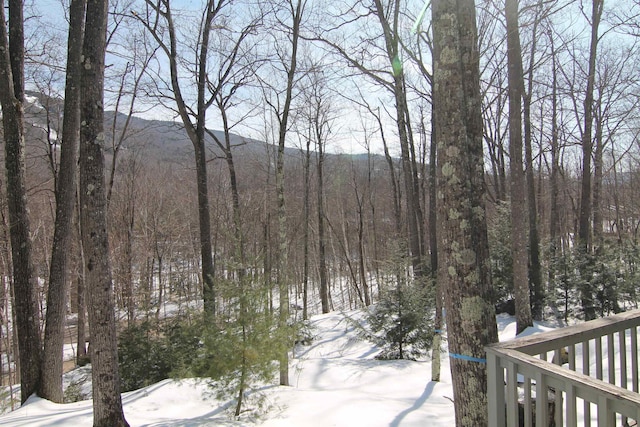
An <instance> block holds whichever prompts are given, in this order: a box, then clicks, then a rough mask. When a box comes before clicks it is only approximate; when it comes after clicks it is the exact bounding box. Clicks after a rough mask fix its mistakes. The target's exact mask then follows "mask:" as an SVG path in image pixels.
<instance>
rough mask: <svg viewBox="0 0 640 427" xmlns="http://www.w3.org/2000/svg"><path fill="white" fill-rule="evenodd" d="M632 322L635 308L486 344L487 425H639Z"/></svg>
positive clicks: (639, 317)
mask: <svg viewBox="0 0 640 427" xmlns="http://www.w3.org/2000/svg"><path fill="white" fill-rule="evenodd" d="M638 326H640V310H634V311H629V312H626V313H622V314H617V315H615V316H610V317H606V318H602V319H597V320H593V321H590V322H585V323H583V324H579V325H575V326H570V327H566V328H562V329H556V330H554V331H550V332H545V333H541V334H537V335H532V336H529V337H525V338H517V339H514V340H512V341H508V342H504V343H498V344H493V345H490V346H488V347H487V348H486V351H487V373H488V390H487V392H488V401H489V408H488V409H489V426H491V427H503V426H505V427H506V426H508V427H515V426H525V427H532V426H537V427H540V426H554V427H563V426H568V427H573V426H578V425H582V426H598V427H618V426H637V425H638V420H640V395H639V394H638V385H639V384H638ZM536 420H544V421H543V422H536Z"/></svg>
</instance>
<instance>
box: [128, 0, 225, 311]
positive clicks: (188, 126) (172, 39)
mask: <svg viewBox="0 0 640 427" xmlns="http://www.w3.org/2000/svg"><path fill="white" fill-rule="evenodd" d="M228 3H229V1H228V0H218V1H215V0H208V1H207V2H206V4H205V9H204V11H203V14H202V17H203V18H202V22H201V25H200V28H199V30H198V34H199V37H198V47H197V51H198V55H197V61H196V63H195V64H194V69H192V70H190V72H192V73H193V74H194V77H195V82H196V90H195V93H196V98H197V100H196V106H195V109H194V108H192V107H190V106H189V104H188V103H187V102H188V100H187V98H186V96H185V95H184V94H185V93H187V92H188V91H187V90H184V89H183V87H182V84H181V80H180V75H179V68H180V66H181V64H182V63H183V58H181V56H180V52H179V50H178V39H179V34H178V32H177V29H176V24H175V22H174V17H173V13H172V9H171V2H170V1H169V0H161V1H159V2H155V1H152V0H147V1H146V5H147V9H146V14H145V15H144V16H143V15H141V14H139V13H137V12H136V13H134V16H135V17H136V18H137V19H138V20H139V21H140V23H141V24H142V25H143V26H144V27H145V28H146V29H147V30H148V31H149V33H150V34H151V35H152V37H153V38H154V39H155V40H156V42H157V43H158V45H159V46H160V50H161V51H162V52H164V54H165V56H166V58H167V60H168V61H169V71H170V82H169V83H167V86H168V87H169V88H170V89H169V90H170V93H168V94H165V95H164V96H165V97H168V98H169V99H171V100H173V102H175V107H174V108H175V109H176V110H177V113H178V115H179V116H180V119H181V120H182V123H183V125H184V127H185V130H186V132H187V135H188V136H189V139H190V140H191V143H192V144H193V148H194V154H195V164H196V181H197V184H198V186H197V187H198V190H197V191H198V219H199V224H200V233H199V237H200V256H201V260H202V280H203V284H204V287H203V289H204V290H203V296H204V304H205V311H206V312H207V313H209V314H212V315H213V314H215V311H216V296H215V289H214V280H213V279H214V274H215V270H214V265H213V247H212V243H211V235H212V233H211V216H210V215H211V214H210V207H209V190H208V183H207V159H206V150H205V135H206V118H207V110H208V108H209V107H210V106H211V105H212V104H213V102H214V101H215V95H216V94H215V93H214V94H213V95H208V94H207V81H208V80H207V79H208V78H207V76H208V72H209V70H208V60H207V58H208V55H209V48H210V46H209V44H210V40H211V32H212V31H214V21H215V19H216V17H218V16H219V15H220V13H221V11H222V10H223V8H225V7H226V6H227V5H228ZM165 34H166V36H165ZM158 77H159V78H160V76H158ZM160 90H162V91H164V88H160Z"/></svg>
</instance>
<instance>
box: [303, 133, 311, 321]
mask: <svg viewBox="0 0 640 427" xmlns="http://www.w3.org/2000/svg"><path fill="white" fill-rule="evenodd" d="M303 166H304V212H303V215H304V230H303V236H302V243H303V245H304V254H303V256H304V266H303V271H302V276H303V277H302V319H303V320H307V319H308V318H309V231H310V228H311V227H310V224H309V215H310V214H311V137H308V138H307V147H306V150H305V152H304V160H303Z"/></svg>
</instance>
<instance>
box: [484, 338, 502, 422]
mask: <svg viewBox="0 0 640 427" xmlns="http://www.w3.org/2000/svg"><path fill="white" fill-rule="evenodd" d="M487 395H488V399H487V401H488V403H489V408H488V409H489V425H490V426H496V427H504V426H506V423H505V409H506V406H505V405H506V402H505V399H504V369H503V368H502V367H501V366H500V360H499V358H498V355H497V354H495V353H493V352H489V351H487Z"/></svg>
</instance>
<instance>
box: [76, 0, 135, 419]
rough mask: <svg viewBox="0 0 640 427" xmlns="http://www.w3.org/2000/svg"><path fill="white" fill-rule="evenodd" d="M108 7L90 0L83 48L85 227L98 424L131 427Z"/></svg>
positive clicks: (82, 204) (82, 212)
mask: <svg viewBox="0 0 640 427" xmlns="http://www.w3.org/2000/svg"><path fill="white" fill-rule="evenodd" d="M108 3H109V2H108V1H106V0H89V1H88V2H87V13H86V27H85V28H86V30H85V37H84V45H83V49H82V84H81V94H82V95H81V99H82V102H81V112H82V126H81V129H80V209H81V210H80V224H81V230H82V241H83V247H84V254H85V262H86V272H87V276H86V279H87V301H88V313H89V330H90V333H91V365H92V378H93V384H92V390H93V425H94V426H105V427H107V426H110V427H118V426H128V425H129V424H128V423H127V422H126V420H125V418H124V413H123V411H122V399H121V396H120V375H119V373H118V345H117V337H116V319H115V307H114V296H113V283H112V278H111V267H110V263H109V239H108V235H107V218H106V194H105V183H104V179H105V178H104V143H105V139H104V138H105V137H104V110H103V108H104V107H103V105H104V100H103V87H104V68H105V64H104V61H105V53H106V33H107V9H108Z"/></svg>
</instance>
